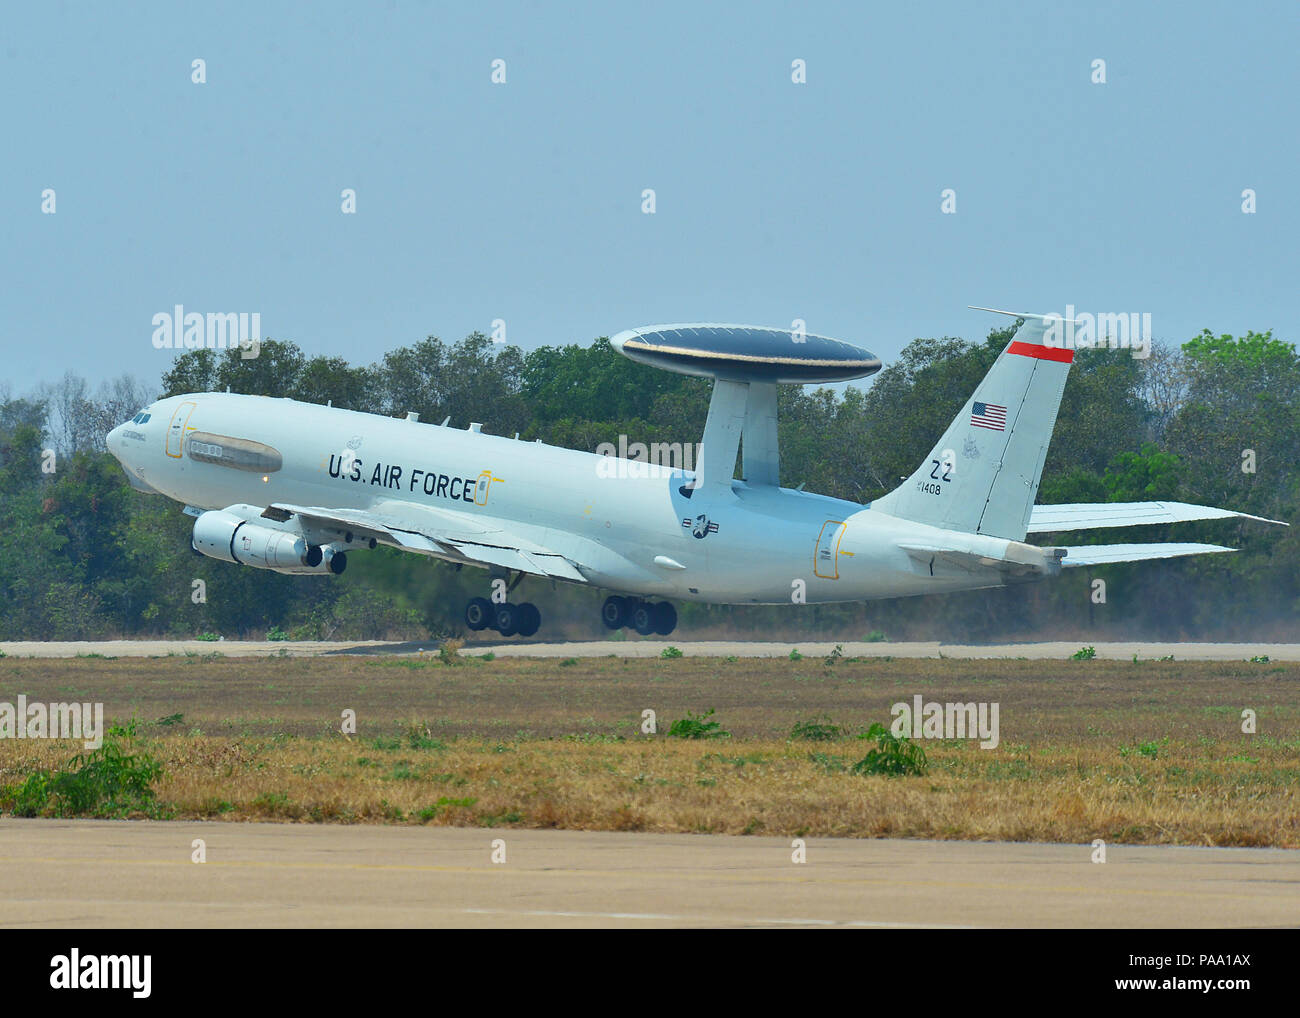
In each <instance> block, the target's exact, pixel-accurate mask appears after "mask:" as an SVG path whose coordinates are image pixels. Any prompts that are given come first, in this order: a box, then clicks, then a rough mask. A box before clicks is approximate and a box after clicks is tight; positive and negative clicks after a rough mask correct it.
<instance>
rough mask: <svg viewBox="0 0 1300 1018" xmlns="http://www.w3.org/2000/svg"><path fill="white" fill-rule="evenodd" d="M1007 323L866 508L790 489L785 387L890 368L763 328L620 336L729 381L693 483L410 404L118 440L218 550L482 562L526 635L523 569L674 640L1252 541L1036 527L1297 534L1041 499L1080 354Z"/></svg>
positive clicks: (1023, 317) (477, 603) (268, 556)
mask: <svg viewBox="0 0 1300 1018" xmlns="http://www.w3.org/2000/svg"><path fill="white" fill-rule="evenodd" d="M980 310H992V309H980ZM999 313H1001V314H1014V315H1015V316H1016V317H1017V318H1018V319H1019V320H1020V321H1021V324H1020V325H1019V327H1018V329H1017V331H1016V332H1015V333H1014V335H1013V337H1012V339H1011V340H1010V342H1009V343H1008V344H1007V346H1006V347H1005V348H1004V349H1003V351H1002V352H1001V353H1000V354H999V355H998V357H997V359H996V361H995V362H994V363H993V366H992V367H991V368H990V370H989V372H988V374H987V375H986V376H985V377H984V379H983V381H981V382H980V384H979V385H978V386H977V387H976V389H975V391H974V392H973V393H972V394H971V396H970V398H969V399H968V400H967V401H966V404H965V406H963V407H962V409H961V412H960V413H958V414H957V416H956V417H955V418H954V419H953V421H952V423H951V424H950V425H949V426H948V428H947V430H946V431H945V432H944V433H943V435H942V436H941V437H940V438H939V440H938V442H937V443H936V444H935V446H934V449H933V451H932V452H931V453H930V454H929V455H928V456H927V457H925V459H924V460H922V462H921V463H920V464H919V465H918V466H917V468H916V470H915V471H914V472H913V473H912V475H911V476H910V477H909V478H907V479H906V480H905V481H904V482H903V483H902V484H901V485H899V486H898V487H897V488H896V489H894V490H893V491H891V492H889V493H888V494H886V495H884V496H883V497H881V498H878V499H876V500H875V501H873V502H870V503H868V504H866V505H860V504H858V503H855V502H851V501H846V500H843V499H837V498H830V497H828V496H825V495H817V494H813V493H811V492H805V491H802V490H798V489H790V488H783V487H781V486H780V483H779V469H780V454H779V448H778V442H777V386H778V385H781V384H807V383H818V384H825V383H829V382H839V381H846V380H849V379H853V378H861V377H864V376H867V375H870V374H872V373H874V372H876V371H878V370H879V369H880V366H881V362H880V360H879V359H878V358H877V357H875V356H874V355H873V354H871V353H869V352H867V351H866V350H863V349H861V348H859V347H856V346H853V345H850V344H848V343H844V342H842V341H840V340H835V339H831V338H829V337H826V336H819V335H813V334H811V333H804V332H802V331H799V332H792V331H790V330H782V329H770V328H762V327H755V326H743V325H724V324H713V323H699V324H685V325H664V326H655V327H650V328H641V329H632V330H628V331H625V332H621V333H618V334H617V335H616V336H614V337H613V338H612V339H611V345H613V346H614V347H615V348H616V349H617V350H618V351H619V352H621V353H622V354H623V355H625V356H627V357H630V358H632V359H633V360H636V361H639V362H641V363H646V364H651V365H654V366H656V367H660V368H665V369H668V370H672V371H678V372H683V373H687V374H692V375H697V376H702V377H707V378H712V379H713V390H712V395H711V397H710V403H709V411H708V417H707V421H706V423H705V427H704V434H703V439H702V442H701V443H700V453H699V457H698V460H697V462H696V464H695V467H694V469H693V470H688V469H685V468H684V467H681V466H672V465H669V466H657V465H654V464H648V463H640V462H634V461H629V460H627V459H620V458H617V457H608V456H602V455H596V454H592V453H586V452H580V451H576V450H572V449H563V448H557V447H553V446H549V445H545V444H543V443H541V442H540V441H535V442H528V441H520V440H518V438H517V437H516V438H514V439H511V438H505V437H499V436H494V435H487V434H483V433H482V431H481V427H480V425H479V424H477V423H473V424H470V425H469V427H468V428H467V429H464V430H461V429H458V428H452V427H450V426H449V422H448V421H443V422H442V423H441V424H438V425H435V424H430V423H425V422H421V421H420V420H419V418H418V415H416V414H413V413H408V414H406V416H405V418H399V417H386V416H381V415H376V414H368V413H359V412H355V411H350V410H343V409H339V408H335V407H330V406H318V405H314V404H308V403H301V402H297V401H295V400H290V399H278V398H271V397H266V396H251V395H240V394H233V393H229V392H225V393H220V392H204V393H190V394H185V395H179V396H171V397H168V398H165V399H161V400H158V401H157V402H155V403H153V404H152V405H150V406H149V407H147V408H146V409H144V410H142V411H141V412H140V413H138V414H137V415H136V416H135V417H134V418H133V419H132V420H131V421H129V422H127V423H125V424H121V425H119V426H118V427H116V428H114V429H113V430H112V431H111V432H110V433H109V434H108V436H107V446H108V449H109V451H110V452H111V453H112V454H113V455H114V456H115V457H116V458H117V459H118V461H119V462H120V463H121V465H122V467H123V469H124V470H125V472H126V476H127V479H128V480H129V482H130V483H131V485H132V486H133V487H135V488H136V489H138V490H140V491H143V492H147V493H153V494H161V495H163V496H165V497H167V498H170V499H173V500H175V501H177V502H179V503H182V504H183V505H184V507H185V508H184V511H185V512H186V513H188V514H189V515H191V516H193V517H195V520H194V529H193V535H192V539H191V543H192V547H193V550H194V551H195V552H197V553H199V554H202V555H206V556H210V557H212V558H215V559H219V560H222V561H225V562H230V563H239V564H242V565H247V566H251V567H253V568H258V569H271V570H274V571H276V572H280V573H289V574H295V575H299V574H301V575H330V574H339V573H342V572H343V571H344V569H345V568H346V565H347V558H348V555H349V554H351V553H352V552H353V551H354V550H364V549H372V548H375V547H376V546H378V545H381V544H382V545H387V546H391V547H394V548H399V549H402V550H404V551H409V552H414V553H416V554H419V555H425V556H429V557H431V558H434V559H440V560H442V561H445V562H451V563H456V564H457V565H458V567H459V566H464V565H471V566H476V567H481V568H484V569H486V570H487V571H488V573H489V576H490V579H491V582H493V583H494V584H495V590H494V592H495V593H496V594H497V595H498V596H497V597H496V598H495V599H491V598H489V597H474V598H472V599H471V600H470V601H469V603H468V604H467V605H466V606H465V612H464V622H465V625H466V627H467V628H468V629H469V630H471V631H481V630H484V629H492V630H495V631H496V632H497V633H499V634H501V635H502V636H513V635H519V636H523V637H529V636H532V635H534V634H535V633H536V632H537V630H538V628H539V626H540V624H541V613H540V611H539V609H538V608H537V607H536V605H535V604H533V603H531V602H521V603H515V602H514V601H512V600H510V599H509V598H510V595H511V594H512V593H513V591H514V590H515V589H516V588H517V586H518V584H519V583H520V582H521V581H522V580H523V579H524V578H525V577H527V576H532V577H543V578H547V579H550V580H552V581H562V582H566V583H577V584H585V585H587V586H589V587H595V588H600V589H604V590H608V591H610V592H611V593H610V595H609V596H608V597H607V598H606V599H605V601H604V603H603V604H602V606H601V612H600V615H601V621H602V622H603V623H604V625H605V626H606V627H608V628H609V629H620V628H624V627H629V628H633V629H635V630H636V631H637V632H638V633H640V634H642V635H646V636H648V635H652V634H660V635H668V634H669V633H671V632H672V631H673V630H674V628H675V626H676V624H677V611H676V609H675V607H674V605H673V601H678V602H705V603H710V604H826V603H831V602H844V601H863V600H875V599H881V598H895V597H908V596H914V595H919V594H932V593H942V592H952V591H960V590H975V589H981V588H992V587H1002V586H1007V585H1011V584H1018V583H1023V582H1027V581H1033V580H1038V579H1042V578H1045V577H1051V576H1057V575H1059V574H1060V573H1061V570H1062V569H1066V568H1072V567H1083V566H1095V565H1103V564H1111V563H1117V562H1136V561H1141V560H1148V559H1162V558H1170V557H1174V556H1183V555H1198V554H1207V553H1222V552H1229V551H1232V550H1233V549H1231V548H1227V547H1223V546H1220V545H1210V544H1186V543H1181V544H1180V543H1160V544H1112V545H1088V546H1079V547H1052V546H1042V545H1035V544H1030V543H1027V542H1026V539H1027V537H1028V536H1029V535H1037V534H1047V533H1052V532H1075V531H1081V530H1088V529H1095V528H1107V529H1109V528H1113V527H1132V526H1148V525H1151V524H1156V523H1176V522H1183V521H1190V520H1209V519H1225V518H1230V517H1237V518H1244V519H1251V520H1259V521H1261V522H1268V523H1274V522H1280V521H1274V520H1264V519H1263V518H1262V517H1258V516H1251V515H1249V514H1247V513H1240V512H1233V511H1231V510H1226V509H1216V508H1213V507H1209V506H1196V505H1188V504H1186V503H1179V502H1117V503H1103V504H1069V505H1035V504H1034V502H1035V496H1036V494H1037V492H1038V485H1039V480H1040V478H1041V476H1042V471H1043V462H1044V460H1045V458H1046V456H1047V448H1048V443H1049V442H1050V440H1051V435H1052V429H1053V427H1054V425H1055V422H1056V416H1057V411H1058V409H1059V406H1060V401H1061V396H1062V393H1063V391H1064V388H1065V382H1066V377H1067V375H1068V373H1069V370H1070V366H1071V362H1072V360H1073V351H1072V350H1070V349H1068V348H1064V347H1062V346H1060V345H1059V344H1056V345H1053V343H1052V340H1051V333H1050V330H1051V328H1052V325H1053V323H1054V322H1056V323H1059V322H1060V319H1059V317H1056V316H1043V315H1028V314H1020V313H1013V312H999ZM738 453H739V459H740V467H741V469H740V475H741V476H740V477H739V478H737V477H736V476H735V475H736V465H737V458H738ZM800 487H802V486H800ZM496 581H501V582H499V583H498V582H496Z"/></svg>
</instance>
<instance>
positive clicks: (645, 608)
mask: <svg viewBox="0 0 1300 1018" xmlns="http://www.w3.org/2000/svg"><path fill="white" fill-rule="evenodd" d="M654 609H655V606H654V605H652V604H646V603H645V602H644V601H638V602H637V605H636V607H635V608H633V609H632V617H631V622H632V628H633V629H635V630H636V631H637V632H638V633H640V634H641V635H642V636H651V635H653V634H654V631H655V611H654Z"/></svg>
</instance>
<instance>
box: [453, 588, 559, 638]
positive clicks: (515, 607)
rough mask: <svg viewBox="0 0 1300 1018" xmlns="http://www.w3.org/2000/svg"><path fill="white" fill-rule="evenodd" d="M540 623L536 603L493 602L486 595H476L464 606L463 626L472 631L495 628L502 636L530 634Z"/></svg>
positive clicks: (535, 630) (539, 614) (540, 619)
mask: <svg viewBox="0 0 1300 1018" xmlns="http://www.w3.org/2000/svg"><path fill="white" fill-rule="evenodd" d="M541 624H542V613H541V612H539V611H538V610H537V605H535V604H532V603H531V602H528V601H525V602H524V603H523V604H511V603H510V602H508V601H507V602H506V603H504V604H493V603H492V602H491V601H489V600H488V599H487V598H486V597H476V598H473V599H471V600H470V602H469V604H467V605H466V606H465V626H466V627H467V628H469V629H472V630H473V631H474V632H476V633H477V632H479V631H480V630H483V629H495V630H496V631H497V632H498V633H500V634H501V635H502V636H532V635H533V634H534V633H536V632H537V628H538V627H539V626H540V625H541Z"/></svg>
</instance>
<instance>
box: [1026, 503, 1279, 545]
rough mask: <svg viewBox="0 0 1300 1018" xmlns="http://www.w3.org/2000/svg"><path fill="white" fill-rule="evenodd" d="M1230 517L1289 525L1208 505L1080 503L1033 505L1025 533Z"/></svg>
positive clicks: (1096, 528)
mask: <svg viewBox="0 0 1300 1018" xmlns="http://www.w3.org/2000/svg"><path fill="white" fill-rule="evenodd" d="M1230 517H1237V518H1239V519H1244V520H1258V521H1259V522H1260V523H1281V524H1282V526H1284V527H1285V526H1289V524H1287V523H1284V522H1283V521H1282V520H1270V519H1266V518H1265V517H1263V516H1252V515H1250V513H1238V512H1233V511H1232V510H1231V509H1215V508H1214V507H1213V506H1208V505H1190V504H1188V503H1187V502H1080V503H1075V504H1071V505H1036V506H1034V507H1033V509H1032V510H1030V513H1029V533H1031V534H1048V533H1052V532H1053V531H1070V530H1098V529H1101V528H1103V527H1144V526H1148V525H1150V524H1153V523H1186V522H1188V521H1190V520H1223V519H1228V518H1230ZM1207 547H1208V546H1207Z"/></svg>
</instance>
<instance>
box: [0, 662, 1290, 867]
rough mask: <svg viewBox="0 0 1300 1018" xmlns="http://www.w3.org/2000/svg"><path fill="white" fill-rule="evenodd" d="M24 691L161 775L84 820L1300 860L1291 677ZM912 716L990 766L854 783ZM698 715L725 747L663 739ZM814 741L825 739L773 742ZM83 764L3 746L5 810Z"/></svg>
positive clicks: (785, 679)
mask: <svg viewBox="0 0 1300 1018" xmlns="http://www.w3.org/2000/svg"><path fill="white" fill-rule="evenodd" d="M20 693H21V694H25V695H26V696H27V698H28V700H29V701H44V702H63V701H71V700H81V701H101V702H103V703H104V710H105V714H106V716H107V717H108V718H110V719H116V720H117V721H119V722H125V721H127V720H128V719H131V718H134V719H135V720H136V731H137V736H136V737H135V738H134V739H132V740H129V741H128V743H127V744H126V745H127V747H128V752H132V753H138V754H145V755H147V756H149V757H152V758H153V759H155V760H156V761H157V762H158V763H159V764H160V765H161V774H160V775H158V776H157V777H156V778H153V779H151V780H152V788H153V790H154V792H155V798H154V800H153V801H152V803H150V804H148V805H146V806H140V807H138V808H136V807H122V806H121V805H120V804H118V806H116V807H112V808H104V807H102V806H101V807H94V808H90V809H88V810H83V813H86V815H93V814H94V813H95V812H96V811H98V812H99V813H100V814H106V815H127V816H129V815H153V816H157V817H171V818H178V819H180V818H183V819H193V818H210V819H220V818H226V819H232V820H250V819H251V820H282V821H322V822H349V823H350V822H389V823H434V824H455V825H466V826H469V825H479V826H524V827H564V828H577V829H586V830H646V831H686V832H690V831H700V832H714V833H732V834H746V833H762V834H781V835H790V836H799V835H813V836H825V835H837V836H849V837H880V836H891V837H924V838H954V839H999V840H1033V841H1065V842H1074V843H1083V842H1089V841H1092V840H1093V839H1095V838H1103V839H1105V840H1106V841H1108V842H1112V843H1116V842H1118V843H1166V844H1192V845H1272V846H1279V847H1289V848H1297V847H1300V794H1297V788H1300V665H1295V664H1290V665H1280V664H1270V663H1266V662H1261V663H1250V662H1235V663H1183V662H1177V661H1162V662H1138V663H1128V662H1103V661H1096V660H1094V661H1065V662H1053V661H952V660H924V659H922V660H906V661H904V660H888V659H874V660H870V661H867V660H851V659H838V660H835V661H827V660H824V659H822V658H821V657H817V658H805V659H803V660H799V661H788V660H755V659H744V660H739V661H730V660H720V659H691V658H679V659H673V660H650V661H646V660H640V661H636V660H627V659H620V658H615V657H609V658H596V659H584V660H581V661H572V660H571V661H557V660H528V659H511V660H497V661H480V660H473V659H461V661H460V663H456V664H446V663H443V662H442V661H440V660H439V658H438V657H437V656H436V655H435V656H431V657H426V658H424V659H418V658H351V657H329V658H283V659H269V660H267V659H233V658H232V659H223V658H220V657H218V656H212V655H210V656H206V657H171V658H155V659H144V660H139V659H137V660H125V659H124V660H111V659H103V658H82V659H77V660H71V661H68V660H62V661H61V660H36V659H13V658H8V659H0V701H3V702H11V703H12V702H15V701H16V700H17V697H18V695H19V694H20ZM916 694H920V695H922V696H923V697H924V698H925V699H926V700H937V701H941V702H966V701H975V702H981V701H983V702H996V703H997V704H998V705H999V719H1000V733H999V734H1000V744H999V745H998V746H997V747H996V748H995V749H981V748H979V746H978V744H977V743H976V742H975V741H973V740H949V741H940V740H923V741H922V746H923V748H924V749H925V751H926V753H927V754H928V757H929V769H928V772H927V773H925V774H923V775H918V776H906V777H887V776H881V775H860V774H855V773H853V772H852V771H851V767H852V765H853V764H854V763H855V762H856V761H858V760H860V759H861V758H862V757H863V756H864V754H865V753H866V752H867V750H868V749H870V748H871V747H872V746H873V745H874V743H869V742H867V741H864V740H862V739H859V738H857V737H856V736H857V734H858V733H860V732H863V731H864V730H865V729H866V728H867V727H868V726H869V725H870V724H871V723H872V722H883V723H885V724H888V723H889V721H890V719H891V718H890V705H891V704H893V703H894V702H896V701H906V702H910V701H911V698H912V697H913V696H914V695H916ZM1246 708H1250V709H1252V710H1254V711H1255V712H1256V714H1257V716H1258V731H1257V733H1256V734H1243V732H1242V731H1241V728H1242V721H1241V713H1242V711H1243V709H1246ZM647 709H649V710H653V711H655V712H656V714H657V722H658V734H655V735H647V734H642V733H641V724H642V716H643V711H645V710H647ZM709 709H713V710H714V711H715V712H716V713H715V714H714V715H713V720H716V721H718V722H719V723H720V724H721V726H722V728H723V729H725V730H726V731H728V732H729V733H730V737H729V738H714V739H698V740H691V739H682V738H676V737H670V736H669V735H667V734H666V733H667V731H668V728H669V724H670V722H671V721H673V720H676V719H679V718H682V717H684V716H685V715H686V714H687V712H694V713H696V714H698V713H700V712H703V711H705V710H709ZM345 710H350V711H355V714H356V734H354V735H350V736H345V735H343V734H342V733H341V732H340V723H341V718H342V715H343V712H344V711H345ZM813 719H820V720H821V721H822V722H826V721H829V722H830V723H831V724H833V725H834V726H836V727H837V728H838V729H840V732H839V734H838V735H837V734H836V733H834V732H827V731H822V732H819V733H816V734H821V735H830V736H832V737H831V738H828V739H824V740H819V741H812V740H807V739H795V738H791V730H792V727H793V726H794V725H795V724H796V723H797V722H801V721H803V722H806V721H810V720H813ZM80 748H81V747H80V745H79V744H77V743H72V742H68V741H52V740H21V741H19V740H8V739H4V740H0V789H3V791H0V810H4V811H5V812H12V811H13V810H14V808H15V798H14V790H15V789H16V788H18V787H20V786H21V785H22V784H23V783H24V782H25V781H27V779H28V778H29V777H30V776H31V775H33V774H34V773H37V772H40V771H41V770H42V769H48V770H50V771H51V772H52V773H55V774H57V773H60V772H66V771H67V770H68V769H69V767H68V764H69V760H70V758H71V757H72V756H73V755H74V754H75V753H77V752H79V751H80ZM67 809H68V808H67V806H66V805H61V804H60V800H50V803H49V805H48V806H47V807H46V808H45V812H46V814H47V815H50V814H54V815H57V814H59V813H60V812H64V813H66V812H67Z"/></svg>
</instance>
